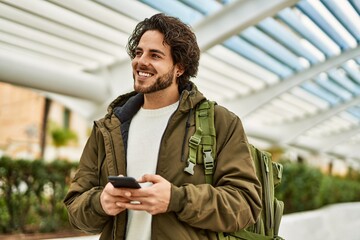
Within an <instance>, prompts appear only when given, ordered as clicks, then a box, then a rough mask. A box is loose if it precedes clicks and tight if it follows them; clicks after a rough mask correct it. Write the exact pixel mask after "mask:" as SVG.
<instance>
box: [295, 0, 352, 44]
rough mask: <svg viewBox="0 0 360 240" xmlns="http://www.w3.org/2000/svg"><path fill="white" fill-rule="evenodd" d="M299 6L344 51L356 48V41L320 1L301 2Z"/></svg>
mask: <svg viewBox="0 0 360 240" xmlns="http://www.w3.org/2000/svg"><path fill="white" fill-rule="evenodd" d="M297 6H299V8H300V9H301V10H303V11H304V12H305V13H306V14H307V15H309V17H310V18H312V20H313V21H314V22H316V23H317V24H318V25H319V27H321V28H322V30H323V31H325V32H326V33H327V34H328V35H329V36H330V37H331V38H332V39H333V40H334V41H335V42H337V43H338V44H339V45H340V46H341V48H342V49H348V48H354V47H355V46H356V40H355V39H354V38H353V37H352V36H351V35H350V33H349V32H348V31H347V30H346V29H345V28H344V27H343V26H342V25H341V24H340V23H339V21H338V20H337V19H336V18H334V16H333V15H332V14H331V13H330V12H329V10H328V9H327V8H326V7H324V5H323V4H322V3H321V2H320V1H318V0H308V1H300V2H299V3H298V4H297Z"/></svg>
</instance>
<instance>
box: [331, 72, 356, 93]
mask: <svg viewBox="0 0 360 240" xmlns="http://www.w3.org/2000/svg"><path fill="white" fill-rule="evenodd" d="M328 72H329V75H330V76H331V78H332V79H334V80H335V81H336V82H337V83H338V84H339V85H341V86H344V87H345V88H346V89H347V90H349V91H350V92H352V93H354V94H356V95H360V86H359V85H357V84H355V83H354V82H353V81H351V80H350V79H349V78H348V77H347V76H346V74H345V71H344V70H343V69H341V68H339V69H331V70H329V71H328Z"/></svg>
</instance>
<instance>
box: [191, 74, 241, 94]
mask: <svg viewBox="0 0 360 240" xmlns="http://www.w3.org/2000/svg"><path fill="white" fill-rule="evenodd" d="M195 83H196V85H198V87H199V88H201V89H203V88H205V89H208V90H210V91H211V92H215V93H218V95H219V96H221V98H222V99H233V98H235V97H236V96H237V95H238V94H239V93H238V92H237V91H236V90H235V89H234V88H229V87H227V86H224V85H222V84H219V83H218V82H216V81H213V80H212V79H211V78H208V76H207V75H206V74H201V75H200V74H199V75H198V77H197V78H196V79H195ZM204 93H205V92H204ZM209 97H210V96H209Z"/></svg>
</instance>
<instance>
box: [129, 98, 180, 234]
mask: <svg viewBox="0 0 360 240" xmlns="http://www.w3.org/2000/svg"><path fill="white" fill-rule="evenodd" d="M178 104H179V102H176V103H174V104H172V105H169V106H166V107H164V108H160V109H151V110H150V109H143V108H141V109H140V110H139V111H138V112H137V113H136V115H135V116H134V117H133V119H132V120H131V124H130V129H129V136H128V145H127V146H128V147H127V175H128V176H131V177H134V178H135V179H137V178H139V177H141V176H143V175H144V174H155V172H156V166H157V160H158V154H159V148H160V142H161V138H162V136H163V134H164V131H165V128H166V126H167V124H168V121H169V118H170V116H171V115H172V114H173V113H174V111H175V110H176V108H177V106H178ZM146 185H147V184H142V186H143V187H146ZM150 238H151V214H149V213H148V212H145V211H132V210H129V216H128V225H127V231H126V239H128V240H145V239H146V240H148V239H150Z"/></svg>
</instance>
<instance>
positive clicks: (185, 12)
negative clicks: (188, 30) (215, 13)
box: [141, 0, 204, 25]
mask: <svg viewBox="0 0 360 240" xmlns="http://www.w3.org/2000/svg"><path fill="white" fill-rule="evenodd" d="M141 1H142V2H143V3H146V4H147V5H149V6H151V7H153V8H155V9H158V10H159V11H161V12H164V13H166V14H169V15H171V16H175V17H178V18H179V19H181V20H182V21H183V22H185V23H187V24H191V25H194V24H195V23H196V22H198V21H200V20H202V19H203V18H204V16H203V15H202V14H201V13H200V12H198V11H196V10H195V9H193V8H191V7H189V6H186V5H185V4H183V3H182V2H179V1H175V0H156V1H153V0H141Z"/></svg>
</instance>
